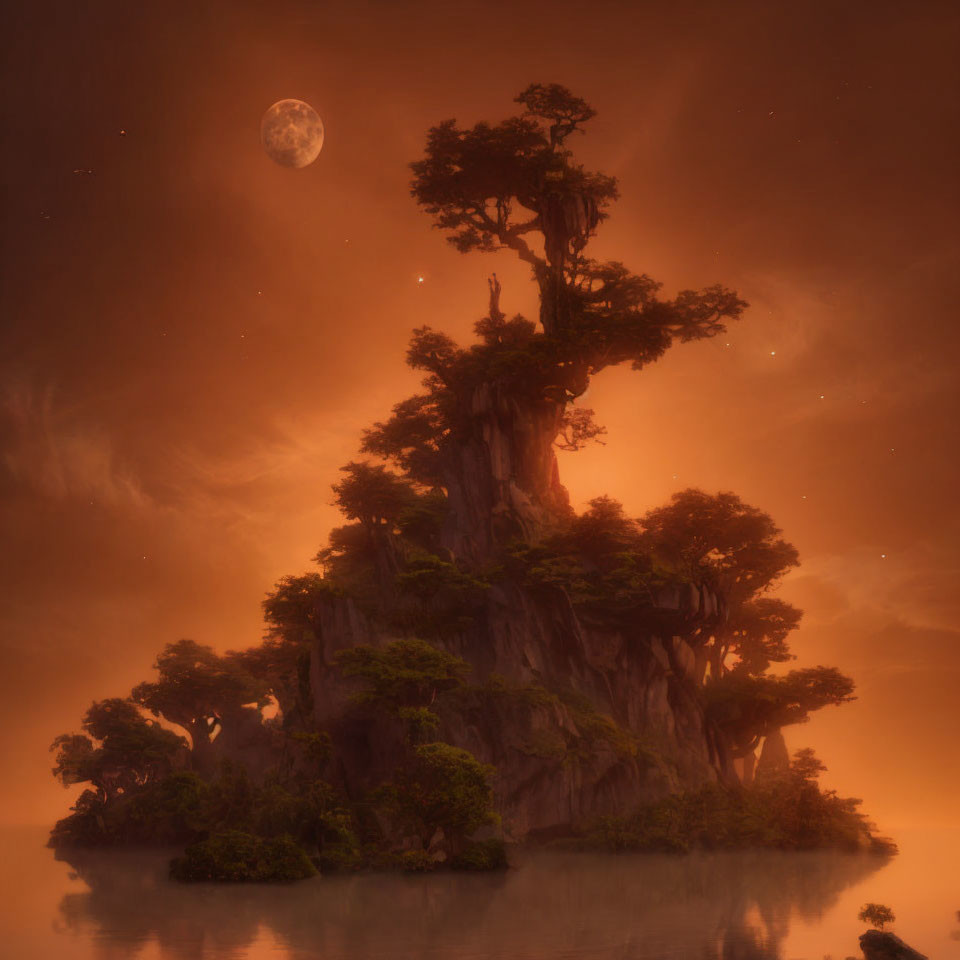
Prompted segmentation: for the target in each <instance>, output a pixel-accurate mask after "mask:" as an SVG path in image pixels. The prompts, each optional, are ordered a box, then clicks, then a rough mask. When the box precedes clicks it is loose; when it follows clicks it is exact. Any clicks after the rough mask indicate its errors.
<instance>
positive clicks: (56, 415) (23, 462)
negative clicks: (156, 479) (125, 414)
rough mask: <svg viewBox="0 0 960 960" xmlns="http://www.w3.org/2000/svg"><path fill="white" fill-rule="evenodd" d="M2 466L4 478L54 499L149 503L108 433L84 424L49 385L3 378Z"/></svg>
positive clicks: (131, 504)
mask: <svg viewBox="0 0 960 960" xmlns="http://www.w3.org/2000/svg"><path fill="white" fill-rule="evenodd" d="M0 431H2V434H3V435H4V439H5V442H4V451H3V454H2V460H0V463H2V466H3V468H4V470H5V472H6V474H7V476H8V478H9V479H10V480H11V481H13V482H14V483H15V484H17V485H20V486H22V487H26V488H28V489H30V490H32V491H35V492H36V493H39V494H41V495H42V496H44V497H48V498H51V499H54V500H71V499H76V500H85V501H95V502H98V503H101V504H104V505H108V506H114V507H116V506H121V507H123V506H125V507H130V508H133V509H137V510H142V509H147V508H150V507H152V506H153V500H152V498H151V497H150V495H149V494H148V493H147V492H146V491H145V490H144V488H143V485H142V484H141V482H140V480H139V478H138V477H137V476H136V475H135V473H134V472H133V470H132V469H131V468H130V467H129V466H128V465H126V464H124V463H123V461H122V459H121V458H120V457H119V456H118V455H117V452H116V450H115V449H114V446H113V443H112V442H111V439H110V437H109V435H108V434H107V432H106V431H105V430H103V429H102V428H100V427H98V426H96V425H93V424H89V423H84V422H83V421H82V420H81V419H80V418H79V417H78V416H77V414H76V412H75V411H74V410H72V409H71V407H70V406H69V404H66V403H64V402H62V401H61V400H60V398H59V397H58V396H57V393H56V390H55V389H54V388H53V387H52V386H47V387H44V388H39V389H38V388H36V387H34V386H32V385H31V384H29V383H27V382H25V381H20V382H16V381H7V382H6V383H4V384H3V390H2V394H0Z"/></svg>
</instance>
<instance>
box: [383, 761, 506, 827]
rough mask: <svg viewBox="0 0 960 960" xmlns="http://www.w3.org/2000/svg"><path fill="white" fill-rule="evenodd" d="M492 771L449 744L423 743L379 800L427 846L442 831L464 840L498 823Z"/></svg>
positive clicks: (385, 788)
mask: <svg viewBox="0 0 960 960" xmlns="http://www.w3.org/2000/svg"><path fill="white" fill-rule="evenodd" d="M493 773H494V770H493V767H490V766H487V765H486V764H483V763H480V761H479V760H477V758H476V757H475V756H474V755H473V754H472V753H470V752H469V751H468V750H461V749H459V748H458V747H453V746H451V745H450V744H449V743H441V742H437V743H424V744H421V745H420V746H418V747H416V748H415V749H414V756H413V760H412V762H411V763H409V764H408V765H406V766H404V767H402V768H401V769H400V771H399V773H398V774H397V779H396V781H395V782H394V783H392V784H385V785H384V786H383V787H382V788H381V789H380V791H379V797H380V799H381V800H382V801H384V802H385V803H386V804H387V805H388V806H390V807H392V808H393V809H394V810H395V811H396V812H397V813H398V814H399V815H400V817H401V819H402V820H403V821H405V822H406V824H407V825H408V826H409V827H410V828H411V829H412V830H414V831H415V832H416V833H417V835H418V836H419V837H420V838H421V839H422V840H423V843H424V845H427V844H428V843H429V840H430V838H431V837H432V836H433V834H434V833H435V832H436V831H437V829H438V828H441V829H442V830H443V832H444V834H445V835H446V836H447V837H448V838H456V837H464V836H467V835H469V834H471V833H473V832H474V831H475V830H477V829H478V828H480V827H481V826H483V825H484V824H487V823H491V822H493V821H494V820H495V819H496V814H495V812H494V809H493V791H492V790H491V789H490V779H491V777H492V776H493Z"/></svg>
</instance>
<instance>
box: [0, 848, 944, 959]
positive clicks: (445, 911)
mask: <svg viewBox="0 0 960 960" xmlns="http://www.w3.org/2000/svg"><path fill="white" fill-rule="evenodd" d="M0 836H2V843H3V848H2V851H0V854H2V857H0V860H2V862H0V877H2V884H3V886H2V888H0V895H2V897H3V901H4V905H5V908H4V910H3V911H2V915H3V919H2V921H0V923H2V926H3V929H0V955H2V956H3V957H6V958H10V960H21V958H22V960H48V958H50V960H54V958H56V960H60V958H63V960H73V958H97V960H113V958H117V960H119V958H125V957H137V958H142V960H151V958H164V960H207V958H216V960H233V958H252V960H262V958H273V960H288V958H289V960H314V958H323V960H381V958H382V960H388V958H389V960H394V958H404V960H405V958H417V960H419V958H424V960H440V958H443V960H481V958H483V960H487V958H502V960H541V958H544V960H545V958H564V960H567V958H589V960H653V958H684V960H687V958H689V960H823V958H824V957H827V956H830V957H832V958H833V960H843V958H845V957H847V956H850V955H854V954H857V955H859V951H858V949H857V935H858V934H859V933H860V932H861V930H862V926H861V925H860V924H859V923H858V922H857V920H856V913H857V910H858V909H859V907H860V905H861V904H862V903H864V902H865V901H867V900H874V901H879V902H881V903H887V904H889V905H890V906H892V907H893V908H894V910H895V912H896V914H897V917H898V922H897V924H896V926H895V929H896V930H897V931H898V932H899V933H900V934H901V935H902V936H903V937H904V938H905V939H906V940H907V941H908V942H910V943H912V944H913V945H914V946H915V947H917V948H918V949H920V950H922V951H923V952H925V953H927V954H928V955H929V957H930V958H931V960H950V958H960V922H958V920H957V914H956V911H957V910H958V909H960V881H958V879H957V877H958V872H957V869H956V867H957V864H958V862H960V859H958V858H960V833H958V832H952V833H948V834H947V835H944V834H943V833H941V834H939V835H936V836H934V835H933V834H924V833H913V834H900V835H899V836H898V839H899V841H900V844H901V851H902V852H901V854H900V856H899V857H896V858H894V859H893V860H890V861H886V862H885V861H882V860H877V859H875V858H869V857H860V856H845V855H838V854H776V853H759V852H758V853H744V854H718V855H709V856H706V855H705V856H690V857H672V856H656V855H647V856H621V857H610V856H593V855H574V854H559V853H537V854H532V855H528V856H525V857H522V858H518V862H517V865H516V866H515V867H514V868H513V869H511V870H509V871H507V872H505V873H503V874H498V875H495V876H491V875H484V876H472V875H460V874H457V875H453V874H446V875H435V876H427V877H408V876H394V875H360V876H349V877H325V878H317V879H316V880H311V881H307V882H305V883H302V884H299V885H297V886H293V887H229V886H206V885H204V886H177V885H173V884H170V883H168V882H167V880H166V879H165V870H166V858H165V857H164V856H162V855H158V854H156V853H142V852H129V851H127V852H123V853H112V854H96V855H87V856H86V857H84V859H83V861H82V862H80V863H76V864H75V865H74V866H73V867H71V866H69V865H68V864H66V863H62V862H58V861H56V860H55V859H54V855H53V853H52V851H50V850H47V849H45V848H44V846H43V842H44V839H45V835H44V833H43V831H40V830H16V831H14V830H8V831H6V832H4V833H2V834H0Z"/></svg>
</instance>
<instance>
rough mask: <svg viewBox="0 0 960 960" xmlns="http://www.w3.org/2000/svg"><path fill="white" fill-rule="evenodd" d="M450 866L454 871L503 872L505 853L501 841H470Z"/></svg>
mask: <svg viewBox="0 0 960 960" xmlns="http://www.w3.org/2000/svg"><path fill="white" fill-rule="evenodd" d="M450 866H451V867H453V869H454V870H505V869H506V868H507V866H508V864H507V851H506V849H505V848H504V845H503V841H502V840H495V839H494V840H479V841H478V840H471V841H468V843H467V845H466V847H464V849H463V850H462V851H461V852H460V853H459V854H457V856H455V857H454V858H453V859H452V860H451V862H450Z"/></svg>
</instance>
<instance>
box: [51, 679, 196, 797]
mask: <svg viewBox="0 0 960 960" xmlns="http://www.w3.org/2000/svg"><path fill="white" fill-rule="evenodd" d="M82 727H83V730H84V731H85V733H84V734H75V733H73V734H61V735H60V736H59V737H57V738H56V740H54V741H53V744H52V745H51V747H50V749H51V750H55V751H56V754H55V766H54V768H53V775H54V776H55V777H56V778H57V779H58V780H59V781H60V782H61V783H62V784H63V785H64V786H65V787H66V786H70V785H71V784H74V783H92V784H93V785H94V787H95V788H96V790H97V794H98V797H99V799H100V800H101V801H106V800H107V799H109V798H110V797H113V796H116V795H117V794H118V793H124V792H129V791H130V790H131V789H133V788H134V787H137V786H142V785H144V784H146V783H148V782H150V781H151V780H154V779H156V778H157V777H159V776H161V775H163V774H165V773H168V772H169V771H170V769H171V764H172V762H173V759H174V757H175V756H176V754H177V753H178V751H180V750H182V749H183V748H184V747H185V746H186V743H185V741H184V739H183V738H182V737H179V736H177V734H175V733H173V732H172V731H171V730H165V729H164V728H163V727H161V726H160V725H159V724H158V723H156V722H155V721H152V720H147V719H146V718H145V717H143V716H142V715H141V713H140V711H139V710H138V709H137V707H136V706H135V705H134V704H133V703H131V702H130V701H129V700H123V699H121V698H119V697H113V698H111V699H108V700H99V701H97V702H95V703H94V704H92V705H91V707H90V708H89V709H88V710H87V712H86V714H84V717H83V723H82ZM91 738H92V739H91ZM95 741H98V742H95Z"/></svg>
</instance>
